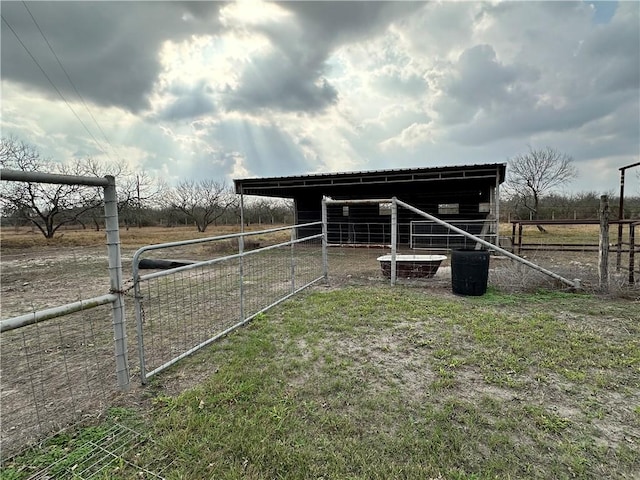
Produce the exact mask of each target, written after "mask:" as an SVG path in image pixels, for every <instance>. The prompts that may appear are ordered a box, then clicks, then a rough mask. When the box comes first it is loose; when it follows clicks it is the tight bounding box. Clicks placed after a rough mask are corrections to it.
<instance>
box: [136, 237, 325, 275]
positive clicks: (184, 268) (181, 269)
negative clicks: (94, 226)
mask: <svg viewBox="0 0 640 480" xmlns="http://www.w3.org/2000/svg"><path fill="white" fill-rule="evenodd" d="M321 237H322V234H321V233H319V234H317V235H312V236H309V237H304V238H299V239H297V240H294V241H288V242H283V243H278V244H277V245H269V246H268V247H262V248H256V249H255V250H248V251H246V252H242V253H235V254H233V255H227V256H225V257H219V258H212V259H211V260H204V261H202V262H195V263H192V264H190V265H184V266H182V267H176V268H171V269H169V270H163V271H161V272H154V273H149V274H147V275H141V276H140V277H139V279H140V281H145V280H152V279H154V278H160V277H164V276H167V275H173V274H175V273H179V272H184V271H187V270H193V269H194V268H199V267H208V266H210V265H213V264H216V263H219V262H224V261H227V260H234V259H237V258H240V257H243V256H244V257H246V256H248V255H255V254H257V253H261V252H266V251H268V250H273V249H276V248H282V247H287V246H291V245H294V244H296V243H302V242H306V241H308V240H313V239H316V238H321ZM134 262H135V260H134ZM135 265H137V264H136V263H134V268H135Z"/></svg>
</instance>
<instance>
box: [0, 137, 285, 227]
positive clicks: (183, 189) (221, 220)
mask: <svg viewBox="0 0 640 480" xmlns="http://www.w3.org/2000/svg"><path fill="white" fill-rule="evenodd" d="M0 167H2V168H6V169H10V170H18V171H23V172H46V173H55V174H61V175H75V176H96V177H104V176H105V175H113V176H114V177H116V185H117V193H118V216H119V219H120V222H121V224H122V226H124V227H125V228H130V227H132V226H135V227H143V226H152V225H156V226H169V227H170V226H178V225H194V226H195V228H196V229H197V230H198V231H199V232H205V231H206V230H207V227H209V226H210V225H215V224H237V223H239V222H240V217H241V215H240V204H239V199H238V196H237V195H236V194H235V193H234V191H233V189H232V187H230V186H228V185H227V184H226V183H225V182H217V181H214V180H211V179H201V180H183V181H181V182H179V183H178V184H177V185H176V186H174V187H171V186H169V185H167V184H166V182H164V181H162V180H160V179H157V178H155V177H153V176H151V175H149V174H148V173H146V172H144V171H138V172H133V171H131V170H130V169H129V168H128V167H127V166H126V165H125V164H123V163H118V164H105V163H101V162H98V161H96V160H93V159H85V160H75V161H73V162H71V163H66V164H61V163H58V162H54V161H53V160H51V159H50V158H46V157H43V156H42V155H41V154H40V152H38V150H37V149H36V148H35V147H34V146H32V145H30V144H28V143H26V142H23V141H21V140H18V139H16V138H14V137H3V138H2V140H1V142H0ZM0 206H1V208H2V223H3V225H14V226H24V225H30V226H32V227H34V228H37V229H38V230H39V231H40V232H41V233H42V235H44V237H45V238H53V237H54V236H55V234H56V232H58V230H59V229H60V228H62V227H65V226H71V225H73V226H77V227H79V228H94V229H96V230H99V229H100V228H101V226H102V217H103V208H104V203H103V198H102V191H101V189H100V188H98V187H88V186H81V185H57V184H44V183H37V182H0ZM244 221H245V222H246V223H248V224H251V223H293V204H292V202H290V201H287V200H273V199H264V198H257V199H256V198H252V199H249V200H247V201H245V209H244Z"/></svg>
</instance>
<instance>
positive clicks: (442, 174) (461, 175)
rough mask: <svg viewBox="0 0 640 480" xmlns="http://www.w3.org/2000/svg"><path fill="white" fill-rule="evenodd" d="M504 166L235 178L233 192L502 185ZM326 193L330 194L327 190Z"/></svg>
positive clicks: (283, 193) (276, 193) (281, 193)
mask: <svg viewBox="0 0 640 480" xmlns="http://www.w3.org/2000/svg"><path fill="white" fill-rule="evenodd" d="M506 167H507V164H506V163H489V164H479V165H455V166H445V167H429V168H403V169H393V170H367V171H360V172H338V173H319V174H308V175H296V176H288V177H262V178H241V179H234V180H233V183H234V184H235V189H236V193H244V194H247V195H264V196H280V197H295V196H296V194H297V193H300V192H301V190H300V189H309V188H314V189H323V190H331V189H335V188H340V187H345V186H354V185H371V186H374V185H376V184H377V185H381V184H385V185H388V184H413V185H415V182H433V181H464V180H472V179H475V180H478V179H481V178H485V179H487V181H489V180H490V179H493V180H492V181H493V182H495V181H496V177H497V178H498V180H499V182H500V183H502V182H504V180H505V172H506ZM326 193H327V194H329V193H330V192H329V191H327V192H326Z"/></svg>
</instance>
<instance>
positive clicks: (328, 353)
mask: <svg viewBox="0 0 640 480" xmlns="http://www.w3.org/2000/svg"><path fill="white" fill-rule="evenodd" d="M639 339H640V309H639V308H638V304H637V303H633V302H630V301H623V300H620V301H611V300H608V301H606V302H605V301H603V300H602V299H601V298H598V297H592V296H586V295H571V294H559V293H548V292H539V293H538V294H533V295H531V294H528V295H525V294H517V295H506V294H502V293H500V292H497V291H495V290H490V291H489V292H488V294H487V295H485V296H483V297H477V298H464V297H456V296H453V295H449V294H446V293H443V292H439V293H438V294H437V295H436V294H430V293H428V292H425V291H422V290H420V289H415V288H403V287H396V288H390V287H386V286H376V287H358V288H346V289H341V290H331V291H325V290H315V291H313V292H311V293H308V294H303V295H300V296H298V297H295V298H294V299H292V300H290V301H288V302H286V303H284V304H282V305H280V306H278V307H276V308H275V309H273V310H271V311H270V312H268V313H267V314H264V315H260V316H259V317H258V318H256V320H255V321H254V322H253V323H251V324H250V325H249V326H248V327H247V328H244V329H241V330H239V331H237V332H235V333H234V334H232V335H230V336H229V337H228V338H227V339H225V340H224V341H222V342H220V343H217V344H215V345H213V346H212V347H211V348H208V349H206V350H205V351H203V352H201V353H199V354H197V355H195V356H193V357H191V358H190V359H188V360H186V361H185V362H184V363H182V364H181V365H179V366H177V367H176V368H175V369H174V370H173V371H169V372H166V373H165V374H162V375H160V376H158V377H156V378H155V379H154V381H153V385H152V386H151V387H150V388H149V394H150V395H151V396H152V406H151V409H150V411H149V412H144V413H137V414H134V413H132V414H131V416H125V418H122V419H121V421H123V422H125V423H126V422H131V421H134V420H135V421H136V422H138V425H137V428H138V429H142V430H143V432H144V434H145V435H148V436H149V437H150V438H152V439H153V442H147V443H144V444H142V445H140V447H139V448H136V449H135V451H131V452H129V457H131V458H127V457H126V456H125V460H128V461H132V460H134V459H135V463H136V465H138V466H141V468H145V469H148V470H150V471H156V472H157V471H162V475H163V476H164V477H166V478H172V479H173V478H175V479H178V478H221V479H240V478H243V479H263V478H264V479H267V478H269V479H271V478H287V479H308V478H325V479H330V478H334V479H344V478H350V479H377V478H379V479H387V478H421V479H422V478H425V479H426V478H432V479H445V478H446V479H492V478H501V479H502V478H540V479H543V478H544V479H546V478H599V479H600V478H637V475H638V472H640V443H639V442H640V413H639V412H640V340H639ZM178 368H179V369H180V370H181V371H182V373H181V374H182V375H184V371H185V369H190V370H191V371H192V373H194V374H195V373H200V374H202V372H205V371H206V372H208V374H207V376H206V380H205V381H204V382H203V383H202V384H201V385H200V386H198V387H197V388H194V389H191V390H188V391H186V392H184V393H182V394H180V395H177V396H169V395H166V394H165V393H163V390H162V383H163V382H164V381H168V382H170V381H171V376H172V375H176V374H177V373H176V372H177V369H178ZM141 418H142V419H144V427H143V426H141V425H140V424H139V420H140V419H141ZM101 427H102V425H98V426H94V427H91V428H93V429H96V428H98V429H99V428H101ZM93 431H94V430H81V431H80V432H79V433H78V435H83V434H84V433H83V432H93ZM73 438H75V437H60V438H59V439H58V440H53V442H55V444H56V445H58V446H60V448H63V449H65V451H67V452H68V453H70V454H73V453H74V452H75V451H76V450H77V448H78V447H77V446H76V445H77V444H75V443H73V440H72V439H73ZM48 448H49V447H47V446H45V447H44V448H43V449H40V450H34V451H31V452H28V453H27V454H25V455H24V456H23V457H20V458H16V459H14V460H13V461H12V462H11V463H9V464H8V465H6V468H5V469H4V470H3V473H2V476H1V478H3V479H4V478H25V476H24V475H22V472H24V471H25V468H26V467H25V466H26V465H41V464H42V463H43V462H46V461H50V460H49V457H48V455H50V454H51V450H50V449H48ZM132 463H134V462H132ZM112 468H117V470H113V471H111V473H112V474H113V476H116V477H118V478H132V479H133V478H141V475H140V470H139V469H137V468H134V467H132V466H130V465H129V464H128V463H126V462H123V463H121V464H120V465H117V466H114V467H112Z"/></svg>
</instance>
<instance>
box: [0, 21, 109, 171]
mask: <svg viewBox="0 0 640 480" xmlns="http://www.w3.org/2000/svg"><path fill="white" fill-rule="evenodd" d="M0 18H2V21H3V22H4V23H5V25H6V26H7V27H8V28H9V30H11V33H13V35H14V36H15V37H16V40H18V43H20V45H22V48H24V50H25V51H26V52H27V54H28V55H29V57H30V58H31V60H33V62H34V63H35V64H36V66H37V67H38V68H39V69H40V71H41V72H42V74H43V75H44V78H46V79H47V81H48V82H49V83H50V84H51V86H52V87H53V89H54V90H55V91H56V93H57V94H58V95H59V96H60V98H62V100H63V101H64V103H65V104H66V105H67V107H69V110H71V113H73V114H74V115H75V117H76V118H77V119H78V121H79V122H80V124H81V125H82V127H83V128H84V129H85V131H86V132H87V133H88V134H89V136H90V137H91V138H92V139H93V141H94V142H95V143H96V145H97V146H98V148H99V149H100V150H101V151H102V153H104V154H105V155H107V156H108V157H109V158H111V156H110V155H109V152H107V151H106V150H105V149H104V148H103V147H102V145H101V144H100V142H99V141H98V139H97V138H96V137H95V136H94V135H93V133H91V130H89V128H88V127H87V125H86V124H85V123H84V122H83V121H82V118H80V116H79V115H78V113H77V112H76V111H75V110H74V109H73V107H72V106H71V104H70V103H69V102H68V101H67V99H66V98H65V96H64V95H63V94H62V92H61V91H60V90H59V89H58V87H56V85H55V83H53V81H52V80H51V78H50V77H49V75H47V72H45V70H44V68H42V66H41V65H40V63H39V62H38V60H37V59H36V58H35V57H34V56H33V54H32V53H31V51H30V50H29V48H28V47H27V46H26V45H25V44H24V42H23V41H22V40H21V39H20V36H19V35H18V33H17V32H16V31H15V30H14V29H13V27H12V26H11V24H10V23H9V22H8V21H7V19H6V18H5V17H4V15H2V14H0ZM111 160H113V159H111Z"/></svg>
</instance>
